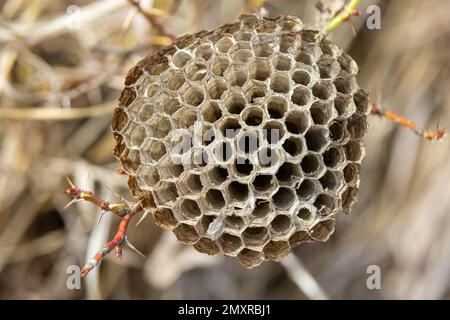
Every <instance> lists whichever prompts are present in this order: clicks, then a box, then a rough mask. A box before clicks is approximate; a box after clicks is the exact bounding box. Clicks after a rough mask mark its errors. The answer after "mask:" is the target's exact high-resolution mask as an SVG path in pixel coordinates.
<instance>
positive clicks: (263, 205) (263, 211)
mask: <svg viewBox="0 0 450 320" xmlns="http://www.w3.org/2000/svg"><path fill="white" fill-rule="evenodd" d="M270 212H271V209H270V202H269V200H266V199H256V202H255V208H254V209H253V211H252V216H253V217H255V218H256V219H264V218H265V217H267V216H268V215H269V213H270Z"/></svg>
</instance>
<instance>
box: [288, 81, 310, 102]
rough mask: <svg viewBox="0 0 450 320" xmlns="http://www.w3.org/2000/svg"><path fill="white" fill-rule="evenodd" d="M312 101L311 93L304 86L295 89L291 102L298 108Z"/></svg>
mask: <svg viewBox="0 0 450 320" xmlns="http://www.w3.org/2000/svg"><path fill="white" fill-rule="evenodd" d="M310 100H311V92H310V91H309V89H308V88H306V87H304V86H297V87H295V89H294V91H293V92H292V95H291V101H292V102H293V103H295V104H296V105H298V106H300V107H301V106H304V105H306V104H308V102H309V101H310Z"/></svg>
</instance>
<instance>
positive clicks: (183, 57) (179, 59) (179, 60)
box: [172, 51, 192, 68]
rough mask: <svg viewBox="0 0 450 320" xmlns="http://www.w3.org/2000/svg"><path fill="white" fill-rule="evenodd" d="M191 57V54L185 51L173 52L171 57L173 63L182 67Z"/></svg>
mask: <svg viewBox="0 0 450 320" xmlns="http://www.w3.org/2000/svg"><path fill="white" fill-rule="evenodd" d="M191 59H192V56H191V55H190V54H189V53H188V52H186V51H178V52H177V53H175V54H174V55H173V57H172V62H173V64H174V65H175V66H176V67H178V68H182V67H184V66H185V65H186V63H188V61H189V60H191Z"/></svg>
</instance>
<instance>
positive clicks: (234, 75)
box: [223, 63, 247, 87]
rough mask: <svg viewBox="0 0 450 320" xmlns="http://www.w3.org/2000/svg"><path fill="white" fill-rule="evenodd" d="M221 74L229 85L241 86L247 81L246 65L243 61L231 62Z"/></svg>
mask: <svg viewBox="0 0 450 320" xmlns="http://www.w3.org/2000/svg"><path fill="white" fill-rule="evenodd" d="M223 75H224V77H225V80H226V81H227V83H228V84H229V85H230V86H238V87H242V86H243V85H244V84H245V82H246V81H247V67H246V66H245V64H243V63H233V64H231V65H230V66H229V67H228V68H227V69H226V70H225V72H224V74H223Z"/></svg>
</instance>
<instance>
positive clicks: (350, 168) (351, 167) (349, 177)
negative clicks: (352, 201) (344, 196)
mask: <svg viewBox="0 0 450 320" xmlns="http://www.w3.org/2000/svg"><path fill="white" fill-rule="evenodd" d="M359 172H360V165H358V164H356V163H349V164H347V165H346V166H345V168H344V179H345V182H346V183H347V184H348V185H352V186H353V185H356V186H357V185H358V183H359V181H360V175H359Z"/></svg>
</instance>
